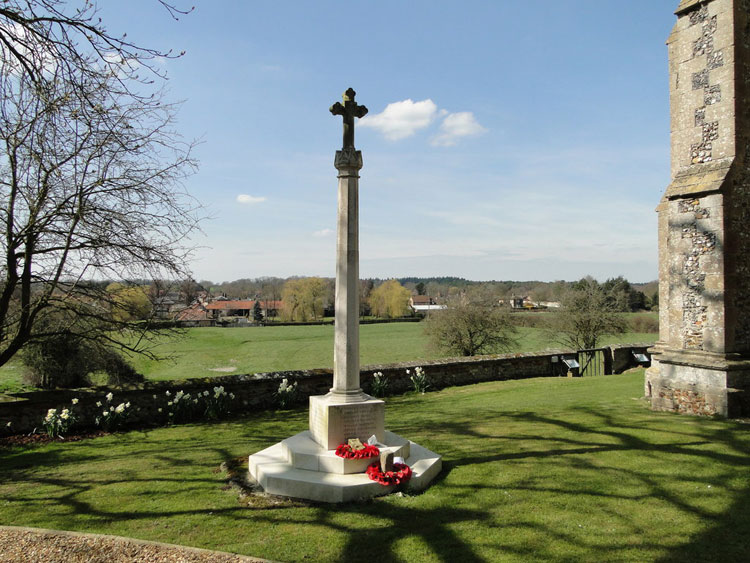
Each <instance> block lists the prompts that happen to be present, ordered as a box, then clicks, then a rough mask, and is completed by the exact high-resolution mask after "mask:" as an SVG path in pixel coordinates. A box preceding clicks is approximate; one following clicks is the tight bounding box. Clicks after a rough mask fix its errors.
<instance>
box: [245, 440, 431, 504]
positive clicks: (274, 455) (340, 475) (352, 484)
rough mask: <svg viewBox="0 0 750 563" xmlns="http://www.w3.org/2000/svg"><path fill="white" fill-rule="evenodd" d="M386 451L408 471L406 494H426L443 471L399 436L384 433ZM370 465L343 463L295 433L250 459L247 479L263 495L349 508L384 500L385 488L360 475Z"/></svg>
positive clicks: (355, 461) (369, 461)
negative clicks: (401, 460)
mask: <svg viewBox="0 0 750 563" xmlns="http://www.w3.org/2000/svg"><path fill="white" fill-rule="evenodd" d="M384 443H385V445H386V446H387V447H386V448H381V452H382V451H388V452H392V453H393V454H394V456H395V457H402V458H404V460H405V461H406V464H407V465H408V466H409V467H411V470H412V477H411V480H410V481H409V483H408V485H407V490H409V491H413V492H417V491H421V490H424V489H426V488H427V486H428V485H429V483H430V481H432V480H433V479H434V478H435V477H436V476H437V475H438V473H440V469H441V468H442V459H441V457H440V456H439V455H438V454H436V453H433V452H431V451H429V450H428V449H426V448H423V447H422V446H420V445H418V444H415V443H414V442H411V441H409V440H407V439H405V438H402V437H401V436H398V435H396V434H393V433H392V432H388V431H385V441H384ZM375 461H377V458H372V459H343V458H340V457H338V456H337V455H336V454H335V453H334V450H328V449H325V448H323V447H322V446H320V445H319V444H318V443H317V442H316V441H315V440H314V439H313V437H312V434H311V433H310V432H309V431H305V432H300V433H299V434H296V435H294V436H292V437H291V438H287V439H286V440H282V441H281V442H279V443H278V444H274V445H273V446H271V447H269V448H266V449H265V450H262V451H260V452H258V453H256V454H253V455H251V456H250V459H249V464H248V465H249V471H250V476H251V477H252V479H253V480H255V482H257V483H258V484H259V485H260V486H261V487H262V488H263V490H264V491H265V492H267V493H270V494H273V495H281V496H286V497H293V498H301V499H307V500H313V501H318V502H334V503H335V502H348V501H354V500H361V499H367V498H372V497H376V496H381V495H387V494H388V493H391V492H393V491H394V490H395V489H396V486H390V487H387V486H384V485H381V484H379V483H376V482H375V481H371V480H370V478H369V477H368V476H367V475H366V474H365V473H364V471H365V469H367V466H368V465H370V464H372V463H374V462H375Z"/></svg>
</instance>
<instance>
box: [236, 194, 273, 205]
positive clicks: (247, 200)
mask: <svg viewBox="0 0 750 563" xmlns="http://www.w3.org/2000/svg"><path fill="white" fill-rule="evenodd" d="M266 199H267V198H265V197H263V196H254V195H248V194H240V195H238V196H237V203H242V204H245V205H255V204H256V203H263V202H264V201H266Z"/></svg>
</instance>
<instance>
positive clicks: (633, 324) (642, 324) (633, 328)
mask: <svg viewBox="0 0 750 563" xmlns="http://www.w3.org/2000/svg"><path fill="white" fill-rule="evenodd" d="M629 328H630V332H639V333H655V332H659V319H658V318H654V317H652V316H651V315H636V316H634V317H633V318H631V319H630V322H629Z"/></svg>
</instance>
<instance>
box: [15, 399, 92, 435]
mask: <svg viewBox="0 0 750 563" xmlns="http://www.w3.org/2000/svg"><path fill="white" fill-rule="evenodd" d="M77 404H78V399H73V400H72V401H71V406H70V408H60V409H49V410H48V411H47V415H46V416H45V417H44V419H43V420H42V426H43V427H44V430H45V432H47V435H48V436H49V437H50V438H54V437H55V436H60V437H62V436H65V435H66V434H67V433H68V432H70V429H71V428H72V427H73V426H74V425H75V423H76V421H77V420H78V418H77V416H76V414H75V411H74V410H73V406H74V405H77ZM10 427H11V423H10V422H9V423H8V428H10Z"/></svg>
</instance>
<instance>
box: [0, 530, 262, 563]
mask: <svg viewBox="0 0 750 563" xmlns="http://www.w3.org/2000/svg"><path fill="white" fill-rule="evenodd" d="M0 561H2V562H3V563H121V562H122V563H125V562H127V563H207V562H211V563H214V562H216V563H259V562H267V560H265V559H255V558H253V557H244V556H242V555H234V554H231V553H222V552H219V551H208V550H206V549H196V548H192V547H182V546H179V545H172V544H165V543H157V542H149V541H142V540H134V539H130V538H121V537H118V536H104V535H99V534H82V533H78V532H62V531H56V530H42V529H39V528H16V527H10V526H0Z"/></svg>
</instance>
